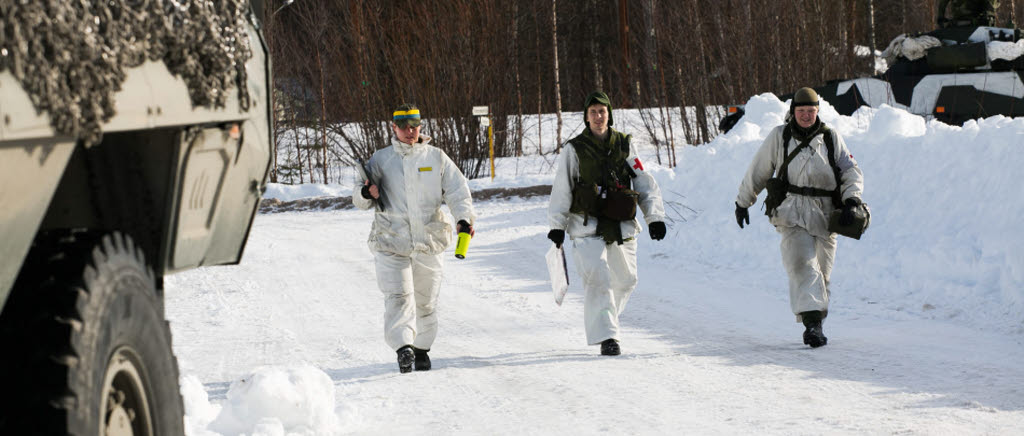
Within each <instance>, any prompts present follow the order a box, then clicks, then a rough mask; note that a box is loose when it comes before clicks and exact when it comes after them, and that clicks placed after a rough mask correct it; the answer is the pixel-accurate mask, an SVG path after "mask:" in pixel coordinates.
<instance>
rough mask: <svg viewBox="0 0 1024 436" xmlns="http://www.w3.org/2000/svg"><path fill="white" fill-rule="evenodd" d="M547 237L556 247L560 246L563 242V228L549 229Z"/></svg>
mask: <svg viewBox="0 0 1024 436" xmlns="http://www.w3.org/2000/svg"><path fill="white" fill-rule="evenodd" d="M548 239H550V240H551V242H554V243H555V247H556V248H562V243H563V242H565V230H560V229H551V231H550V232H548Z"/></svg>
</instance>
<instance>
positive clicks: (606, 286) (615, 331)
mask: <svg viewBox="0 0 1024 436" xmlns="http://www.w3.org/2000/svg"><path fill="white" fill-rule="evenodd" d="M572 244H573V259H574V260H575V262H576V270H577V271H579V273H580V278H582V279H583V289H584V291H585V292H586V293H585V294H584V296H583V322H584V326H585V328H586V330H587V343H588V344H590V345H596V344H600V343H601V342H602V341H604V340H605V339H615V340H618V339H619V315H620V314H621V313H622V311H623V310H624V309H625V308H626V302H627V301H629V295H630V294H632V293H633V290H634V289H636V282H637V276H636V239H632V240H629V241H626V242H623V243H622V245H619V244H615V243H612V244H605V242H604V238H602V237H586V238H576V239H573V241H572Z"/></svg>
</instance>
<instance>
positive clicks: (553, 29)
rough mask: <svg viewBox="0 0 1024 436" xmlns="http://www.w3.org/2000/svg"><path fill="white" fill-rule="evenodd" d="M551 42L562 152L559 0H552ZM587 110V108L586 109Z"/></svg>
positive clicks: (558, 148) (559, 147) (557, 133)
mask: <svg viewBox="0 0 1024 436" xmlns="http://www.w3.org/2000/svg"><path fill="white" fill-rule="evenodd" d="M551 42H552V47H553V48H554V64H555V114H556V116H557V119H558V123H557V124H556V126H557V127H556V130H555V138H556V139H555V140H556V141H557V142H556V150H558V153H561V152H562V86H561V84H560V83H559V82H558V0H551ZM584 110H585V109H584Z"/></svg>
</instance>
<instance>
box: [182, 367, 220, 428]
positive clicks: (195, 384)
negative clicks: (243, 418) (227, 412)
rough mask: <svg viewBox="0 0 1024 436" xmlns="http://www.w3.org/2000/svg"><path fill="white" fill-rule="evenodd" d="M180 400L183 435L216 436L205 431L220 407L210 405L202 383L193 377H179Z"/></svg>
mask: <svg viewBox="0 0 1024 436" xmlns="http://www.w3.org/2000/svg"><path fill="white" fill-rule="evenodd" d="M180 384H181V399H182V402H183V403H184V405H185V434H188V435H190V436H216V435H217V434H216V433H212V432H210V431H209V430H207V429H206V427H207V426H208V425H210V422H212V421H213V420H214V419H216V418H217V414H219V413H220V410H221V407H220V406H219V405H216V404H210V398H209V396H208V395H206V390H205V389H203V383H202V382H200V381H199V377H196V376H194V375H183V376H182V377H181V381H180Z"/></svg>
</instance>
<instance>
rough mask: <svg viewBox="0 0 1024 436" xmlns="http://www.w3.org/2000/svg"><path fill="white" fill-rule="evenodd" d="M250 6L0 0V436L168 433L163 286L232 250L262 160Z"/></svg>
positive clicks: (261, 174)
mask: <svg viewBox="0 0 1024 436" xmlns="http://www.w3.org/2000/svg"><path fill="white" fill-rule="evenodd" d="M254 3H257V2H254ZM254 10H262V9H261V8H260V6H259V5H256V6H254V7H251V6H250V4H249V2H248V1H246V0H223V1H218V2H209V1H199V0H194V1H193V0H137V1H124V2H121V1H118V2H107V1H76V2H26V1H12V0H0V308H2V309H0V434H4V435H14V434H75V435H108V434H111V435H114V434H116V435H180V434H183V432H184V428H183V422H182V415H183V410H182V409H183V407H182V399H181V395H180V393H179V388H178V368H177V362H176V360H175V357H174V355H173V353H172V348H171V336H170V331H169V328H168V324H167V322H166V321H165V318H164V303H163V295H164V291H165V289H164V285H163V283H164V282H163V277H164V276H166V275H168V274H171V273H174V272H179V271H185V270H189V269H193V268H196V267H200V266H205V265H218V264H234V263H237V262H238V261H239V260H240V258H241V256H242V250H243V248H244V247H245V241H246V238H247V236H248V232H249V228H250V225H251V223H252V220H253V217H254V215H255V213H256V209H257V206H258V203H259V200H260V194H261V192H262V190H263V189H264V186H265V182H266V178H267V175H268V170H269V165H270V158H271V152H272V142H271V138H270V132H271V131H270V125H271V120H270V116H271V115H270V111H269V110H268V109H269V103H270V102H269V94H270V92H269V90H270V88H269V79H270V70H269V60H268V57H267V50H266V46H265V44H264V42H263V39H262V36H261V33H260V23H259V21H258V19H257V15H256V14H255V13H254Z"/></svg>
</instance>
